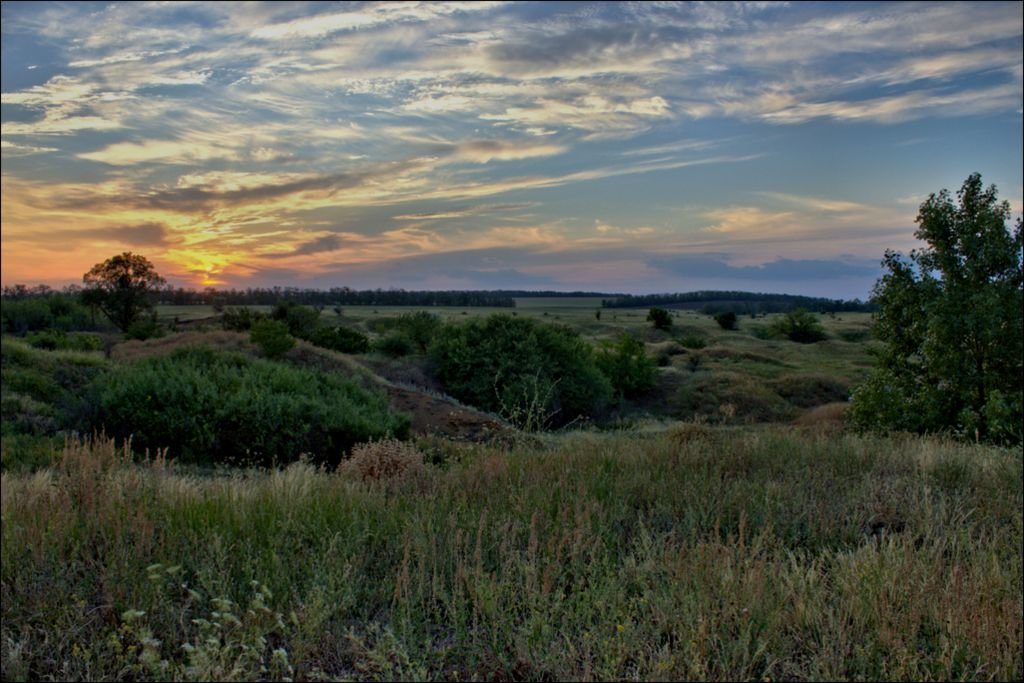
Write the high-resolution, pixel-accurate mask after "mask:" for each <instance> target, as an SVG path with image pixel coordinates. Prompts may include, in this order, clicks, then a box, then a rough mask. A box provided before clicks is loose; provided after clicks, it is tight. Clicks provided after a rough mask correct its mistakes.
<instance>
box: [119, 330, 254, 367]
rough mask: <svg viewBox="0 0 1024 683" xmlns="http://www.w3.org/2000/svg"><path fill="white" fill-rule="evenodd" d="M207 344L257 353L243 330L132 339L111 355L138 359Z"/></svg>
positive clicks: (220, 348)
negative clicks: (142, 339) (141, 339)
mask: <svg viewBox="0 0 1024 683" xmlns="http://www.w3.org/2000/svg"><path fill="white" fill-rule="evenodd" d="M193 346H206V347H209V348H213V349H219V350H222V351H241V352H244V353H248V354H255V347H254V346H253V345H252V344H251V343H250V342H249V335H248V334H245V333H243V332H228V331H226V330H224V331H218V332H176V333H174V334H169V335H167V336H166V337H160V338H159V339H147V340H146V341H139V340H138V339H132V340H130V341H126V342H124V343H121V344H118V345H117V346H115V347H114V348H113V349H112V350H111V352H110V356H111V358H113V359H114V360H116V361H136V360H142V359H143V358H149V357H150V356H160V355H164V354H168V353H171V352H172V351H175V350H177V349H181V348H187V347H193Z"/></svg>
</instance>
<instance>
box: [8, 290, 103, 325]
mask: <svg viewBox="0 0 1024 683" xmlns="http://www.w3.org/2000/svg"><path fill="white" fill-rule="evenodd" d="M0 322H2V329H3V332H5V333H11V334H18V335H22V334H25V333H26V332H34V331H41V330H50V329H52V330H57V331H61V332H68V331H71V330H94V329H96V324H95V321H94V320H93V318H92V316H91V315H90V314H89V311H88V309H87V308H86V307H85V306H83V305H82V304H81V302H80V301H79V299H78V297H77V296H72V295H70V294H63V293H59V292H49V293H47V294H46V295H44V296H38V297H30V298H28V297H26V298H18V299H15V298H10V297H4V298H3V299H0Z"/></svg>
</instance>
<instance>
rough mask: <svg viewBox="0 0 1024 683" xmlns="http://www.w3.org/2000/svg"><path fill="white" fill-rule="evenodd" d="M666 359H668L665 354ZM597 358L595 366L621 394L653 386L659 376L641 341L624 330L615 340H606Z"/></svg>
mask: <svg viewBox="0 0 1024 683" xmlns="http://www.w3.org/2000/svg"><path fill="white" fill-rule="evenodd" d="M665 359H666V361H667V360H668V356H667V354H666V356H665ZM596 360H597V367H598V368H600V370H601V372H603V373H604V375H605V377H607V378H608V379H609V381H611V383H612V389H613V390H614V391H615V394H616V395H617V396H620V397H625V398H632V397H634V396H636V395H638V394H640V393H643V392H644V391H646V390H647V389H650V388H651V387H653V386H654V383H655V380H656V379H657V376H658V371H657V369H656V367H655V361H654V359H653V358H651V357H650V356H648V355H647V352H646V351H645V349H644V344H643V342H641V341H639V340H637V339H635V338H634V337H632V336H630V335H629V334H623V335H622V336H621V337H619V338H618V339H617V340H616V341H615V342H605V343H604V344H603V345H602V346H601V348H600V349H599V351H598V353H597V356H596ZM665 364H666V365H667V364H668V363H667V362H666V363H665Z"/></svg>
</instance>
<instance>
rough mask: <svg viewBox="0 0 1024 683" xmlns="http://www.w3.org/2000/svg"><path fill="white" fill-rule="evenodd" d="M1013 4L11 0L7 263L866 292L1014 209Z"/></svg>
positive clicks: (1018, 59) (61, 268)
mask: <svg viewBox="0 0 1024 683" xmlns="http://www.w3.org/2000/svg"><path fill="white" fill-rule="evenodd" d="M1021 7H1022V6H1021V4H1020V3H964V4H959V3H935V4H929V3H911V4H893V3H884V4H870V3H852V4H846V5H840V4H833V3H828V4H813V3H793V4H789V3H708V4H702V3H679V4H676V3H660V2H659V3H593V4H585V3H571V4H547V3H503V2H447V3H446V2H386V3H373V2H366V3H342V4H337V3H269V4H262V3H174V2H170V3H164V2H159V3H106V4H101V3H96V4H94V3H13V4H12V3H5V4H4V5H3V6H2V10H0V11H2V13H3V60H2V74H3V87H2V91H3V92H2V95H0V102H2V116H3V127H2V146H0V151H2V157H3V196H2V279H3V282H4V284H9V283H15V282H24V283H35V282H48V283H50V284H54V285H60V284H64V283H67V282H74V281H78V280H79V279H80V277H81V273H83V272H85V271H86V270H87V269H88V268H89V267H91V266H92V265H93V264H94V263H96V262H98V261H100V260H102V259H104V258H107V257H108V256H110V255H111V254H112V253H115V252H117V251H121V250H133V251H137V252H140V253H144V254H146V255H147V256H148V257H149V258H151V260H153V261H154V262H155V263H156V264H157V267H158V269H159V270H160V272H161V273H162V274H164V275H165V276H166V277H167V278H168V279H169V280H170V281H171V282H172V283H174V284H179V285H184V286H193V287H196V286H214V285H215V286H235V287H246V286H267V285H295V286H318V287H327V286H351V287H389V286H394V287H405V288H438V287H445V288H448V287H461V288H489V287H510V288H512V287H514V288H544V289H593V290H616V291H630V292H649V291H667V290H685V289H696V288H702V287H716V288H734V289H762V290H773V291H788V292H794V293H812V294H826V295H834V296H846V297H854V296H859V297H863V296H865V295H866V294H867V292H868V290H869V288H870V285H871V283H872V281H873V278H874V277H875V276H877V271H878V269H877V264H878V261H879V259H880V258H881V255H882V253H883V252H884V250H885V249H886V248H894V249H907V248H911V247H913V246H914V244H913V242H914V240H913V231H914V217H915V215H916V208H917V205H918V204H919V203H920V201H921V200H923V198H924V197H926V196H927V194H928V193H930V192H935V191H938V190H939V189H941V188H943V187H948V188H950V189H955V188H956V187H959V184H960V183H961V182H962V181H963V179H964V178H966V177H967V175H968V174H969V173H971V172H973V171H978V172H981V173H982V175H983V179H984V180H985V182H987V183H988V182H994V183H996V184H997V185H998V186H999V188H1000V194H1001V196H1003V197H1005V198H1007V199H1010V200H1011V201H1012V202H1013V203H1014V206H1015V208H1016V207H1019V204H1020V195H1021V186H1022V178H1021V161H1022V159H1021V157H1022V149H1021V122H1022V119H1021V108H1022V92H1024V85H1022V78H1024V75H1022V74H1024V71H1022V50H1024V45H1022V43H1024V39H1022V9H1021ZM1016 210H1019V208H1016Z"/></svg>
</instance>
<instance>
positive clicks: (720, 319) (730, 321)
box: [715, 311, 737, 330]
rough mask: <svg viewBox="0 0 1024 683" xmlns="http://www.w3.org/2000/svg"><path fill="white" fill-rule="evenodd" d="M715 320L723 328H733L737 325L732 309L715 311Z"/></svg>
mask: <svg viewBox="0 0 1024 683" xmlns="http://www.w3.org/2000/svg"><path fill="white" fill-rule="evenodd" d="M715 322H716V323H718V326H719V327H721V328H722V329H723V330H735V329H736V327H737V320H736V313H735V312H734V311H725V312H723V313H716V314H715Z"/></svg>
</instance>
